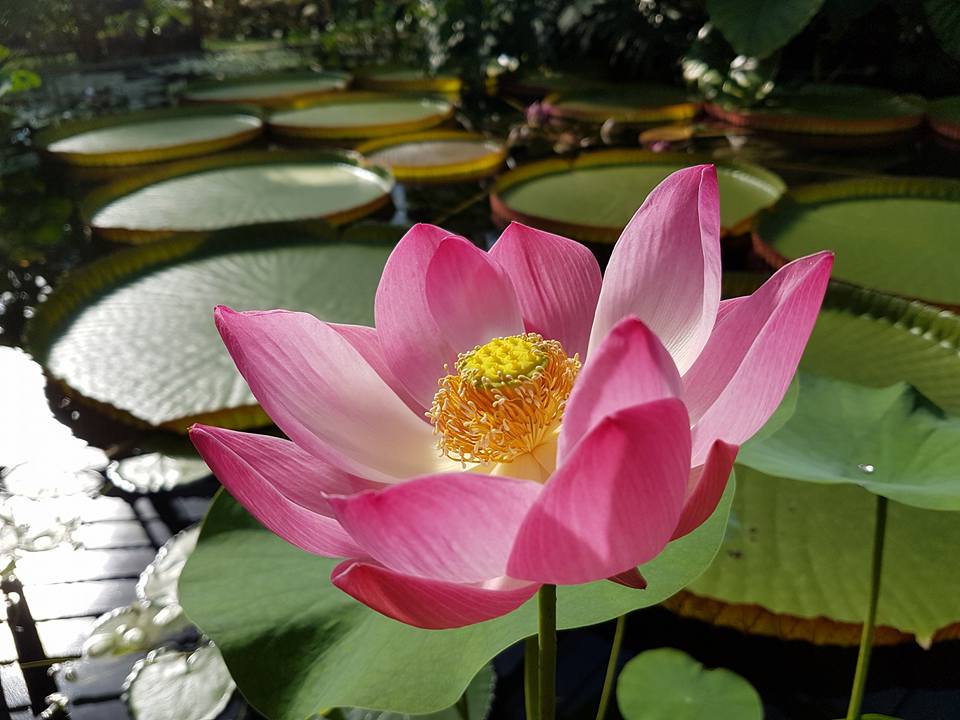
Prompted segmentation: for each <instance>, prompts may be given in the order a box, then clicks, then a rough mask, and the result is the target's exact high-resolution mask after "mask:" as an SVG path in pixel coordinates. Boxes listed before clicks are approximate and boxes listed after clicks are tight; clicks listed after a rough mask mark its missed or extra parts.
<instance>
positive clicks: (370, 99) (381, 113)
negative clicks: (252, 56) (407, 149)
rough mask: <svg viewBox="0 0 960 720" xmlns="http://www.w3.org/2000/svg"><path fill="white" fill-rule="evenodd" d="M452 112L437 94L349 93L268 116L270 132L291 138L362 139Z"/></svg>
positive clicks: (421, 125)
mask: <svg viewBox="0 0 960 720" xmlns="http://www.w3.org/2000/svg"><path fill="white" fill-rule="evenodd" d="M452 115H453V106H452V105H451V104H450V103H448V102H446V101H445V100H441V99H439V98H432V97H413V96H403V95H386V94H380V93H350V94H349V95H347V94H345V95H342V96H340V97H336V98H331V99H328V100H321V101H320V102H317V103H315V104H313V105H310V106H309V107H305V108H300V109H296V110H284V111H281V112H277V113H274V114H273V115H271V116H270V119H269V126H270V132H271V133H273V134H274V135H276V136H278V137H281V138H289V139H295V140H304V139H307V140H344V139H352V140H362V139H366V138H376V137H385V136H388V135H390V136H392V135H399V134H401V133H409V132H416V131H418V130H426V129H427V128H432V127H435V126H437V125H439V124H440V123H442V122H444V121H445V120H447V119H448V118H450V117H451V116H452Z"/></svg>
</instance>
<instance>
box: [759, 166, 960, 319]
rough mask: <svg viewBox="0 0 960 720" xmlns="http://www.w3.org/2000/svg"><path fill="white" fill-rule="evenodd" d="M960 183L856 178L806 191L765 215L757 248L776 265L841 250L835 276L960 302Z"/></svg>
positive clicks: (951, 303)
mask: <svg viewBox="0 0 960 720" xmlns="http://www.w3.org/2000/svg"><path fill="white" fill-rule="evenodd" d="M958 226H960V182H957V181H952V180H940V179H937V180H932V179H931V180H926V179H917V178H888V179H879V180H848V181H841V182H836V183H828V184H823V185H814V186H808V187H805V188H802V189H801V190H797V191H794V192H791V193H788V194H787V195H786V196H784V197H783V199H781V201H780V202H779V203H777V205H776V206H774V207H773V208H772V209H771V210H770V211H769V212H765V213H763V214H762V215H761V216H760V217H759V218H758V222H757V226H756V229H755V231H754V245H755V247H756V249H757V250H758V252H760V253H761V254H762V255H763V256H764V257H765V258H766V259H767V260H768V262H770V263H771V264H773V265H774V266H779V265H782V264H783V263H784V262H786V260H787V259H792V258H797V257H802V256H803V255H808V254H810V253H812V252H816V251H818V250H833V251H834V252H835V253H836V256H837V257H836V263H835V265H834V269H833V276H834V277H835V278H838V279H841V280H846V281H848V282H852V283H856V284H858V285H863V286H865V287H870V288H875V289H877V290H883V291H885V292H890V293H895V294H897V295H902V296H904V297H908V298H920V299H923V300H926V301H927V302H931V303H934V304H937V305H943V306H954V307H957V306H960V263H958V262H956V261H955V258H956V256H957V253H958V252H960V236H958V235H957V233H956V228H957V227H958Z"/></svg>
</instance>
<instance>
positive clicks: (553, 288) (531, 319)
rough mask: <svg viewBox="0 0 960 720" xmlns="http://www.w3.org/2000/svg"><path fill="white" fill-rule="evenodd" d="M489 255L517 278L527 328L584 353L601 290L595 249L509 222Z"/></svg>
mask: <svg viewBox="0 0 960 720" xmlns="http://www.w3.org/2000/svg"><path fill="white" fill-rule="evenodd" d="M490 255H491V256H493V258H494V259H495V260H496V261H497V262H498V263H499V264H500V267H502V268H503V270H504V272H506V273H507V275H509V276H510V278H511V279H512V280H513V286H514V287H515V288H516V291H517V296H518V297H519V298H520V309H521V311H522V312H523V320H524V324H525V326H526V328H527V330H528V331H530V332H536V333H539V334H541V335H543V337H545V338H548V339H553V340H559V341H560V344H561V345H563V347H564V349H565V350H566V351H567V355H570V356H572V355H573V354H574V353H579V355H580V358H581V360H583V359H585V358H586V356H587V343H588V342H589V340H590V328H591V326H592V324H593V315H594V313H595V312H596V308H597V298H598V297H599V296H600V266H599V265H598V264H597V261H596V259H595V258H594V257H593V253H591V252H590V251H589V250H588V249H587V248H586V247H584V246H583V245H581V244H580V243H578V242H574V241H573V240H568V239H567V238H565V237H561V236H559V235H554V234H553V233H548V232H543V231H542V230H536V229H534V228H531V227H527V226H526V225H521V224H520V223H510V225H509V226H507V229H506V230H504V231H503V234H502V235H501V236H500V239H499V240H497V242H496V243H495V244H494V246H493V249H492V250H491V251H490Z"/></svg>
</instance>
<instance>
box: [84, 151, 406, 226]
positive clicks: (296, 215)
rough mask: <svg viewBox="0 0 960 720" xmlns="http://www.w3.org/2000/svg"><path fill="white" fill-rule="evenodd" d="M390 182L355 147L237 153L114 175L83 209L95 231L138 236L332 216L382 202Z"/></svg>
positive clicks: (352, 214) (365, 210)
mask: <svg viewBox="0 0 960 720" xmlns="http://www.w3.org/2000/svg"><path fill="white" fill-rule="evenodd" d="M392 187H393V179H392V178H391V177H390V176H389V174H387V173H386V172H385V171H384V170H382V169H381V168H378V167H376V166H367V165H366V164H365V163H364V162H363V161H362V159H361V158H360V157H359V156H357V155H356V154H355V153H353V154H351V153H289V154H288V153H270V152H257V153H245V154H238V155H229V156H221V157H213V158H199V159H195V160H189V161H184V162H181V163H175V164H173V165H170V166H167V167H164V168H162V169H160V170H157V171H155V172H152V173H145V174H142V175H137V176H136V177H134V178H129V179H125V180H121V181H118V182H116V183H113V184H112V185H108V186H107V187H105V188H102V189H100V190H97V191H96V192H94V193H93V194H92V195H91V196H90V197H89V198H88V199H87V200H86V201H85V203H84V215H85V218H86V220H87V222H88V223H89V225H90V226H91V227H92V228H93V230H94V232H96V233H98V234H99V235H102V236H103V237H106V238H108V239H111V240H119V241H125V242H144V241H149V240H157V239H160V238H163V237H168V236H171V235H175V234H177V233H201V232H210V231H213V230H221V229H224V228H233V227H244V226H249V225H257V224H261V223H272V222H286V221H304V220H317V219H323V220H326V221H327V222H330V223H334V224H339V223H343V222H347V221H350V220H355V219H357V218H359V217H363V216H364V215H367V214H369V213H371V212H373V211H374V210H376V209H378V208H380V207H382V206H383V205H384V204H386V203H387V201H388V200H389V194H390V190H391V189H392Z"/></svg>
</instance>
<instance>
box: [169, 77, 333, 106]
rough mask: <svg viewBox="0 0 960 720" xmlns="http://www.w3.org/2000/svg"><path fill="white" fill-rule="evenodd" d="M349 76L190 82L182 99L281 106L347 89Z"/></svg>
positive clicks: (195, 101)
mask: <svg viewBox="0 0 960 720" xmlns="http://www.w3.org/2000/svg"><path fill="white" fill-rule="evenodd" d="M349 84H350V76H349V75H348V74H346V73H340V72H330V71H327V72H319V73H315V72H308V73H283V74H276V73H273V74H267V75H253V76H249V77H245V78H238V79H234V80H220V81H216V80H212V81H205V82H198V83H194V84H191V85H189V86H188V87H187V89H186V90H184V92H183V95H182V96H181V97H182V99H183V100H184V101H186V102H188V103H216V104H219V103H247V104H250V105H259V106H260V107H281V106H284V105H295V104H297V103H301V102H308V101H311V100H316V99H318V98H322V97H326V96H327V95H330V94H332V93H337V92H339V91H341V90H344V89H345V88H346V87H347V85H349Z"/></svg>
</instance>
